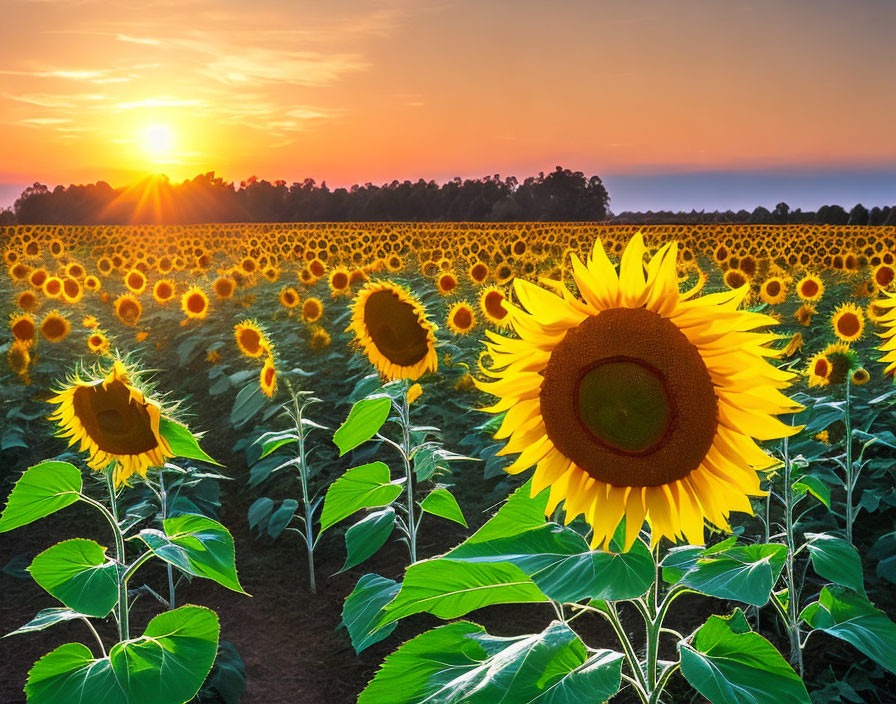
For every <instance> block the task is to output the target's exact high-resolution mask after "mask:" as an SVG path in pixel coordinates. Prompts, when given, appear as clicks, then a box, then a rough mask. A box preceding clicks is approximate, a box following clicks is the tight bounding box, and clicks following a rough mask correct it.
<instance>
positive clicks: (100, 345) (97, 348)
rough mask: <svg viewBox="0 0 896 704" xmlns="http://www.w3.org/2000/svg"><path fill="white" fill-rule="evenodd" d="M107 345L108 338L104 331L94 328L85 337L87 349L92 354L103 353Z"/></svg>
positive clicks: (107, 348) (107, 347) (106, 349)
mask: <svg viewBox="0 0 896 704" xmlns="http://www.w3.org/2000/svg"><path fill="white" fill-rule="evenodd" d="M109 346H110V345H109V338H108V337H106V335H105V333H103V332H101V331H99V330H95V331H94V332H93V333H91V335H90V336H89V337H88V338H87V349H89V350H90V351H91V352H93V353H94V354H103V353H104V352H107V351H108V350H109Z"/></svg>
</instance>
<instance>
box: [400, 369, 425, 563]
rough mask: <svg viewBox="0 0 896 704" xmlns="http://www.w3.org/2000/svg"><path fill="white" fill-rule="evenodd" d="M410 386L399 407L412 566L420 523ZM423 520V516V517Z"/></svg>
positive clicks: (406, 389)
mask: <svg viewBox="0 0 896 704" xmlns="http://www.w3.org/2000/svg"><path fill="white" fill-rule="evenodd" d="M409 388H410V384H409V383H408V382H407V381H405V383H404V385H403V388H402V394H401V404H400V405H399V407H398V412H399V417H400V419H401V459H402V460H403V461H404V474H405V477H406V479H407V501H408V550H409V551H410V553H411V564H414V563H415V562H416V561H417V528H418V527H419V523H417V522H415V520H414V469H413V467H411V450H412V448H411V408H410V404H409V403H408V389H409ZM421 518H422V516H421Z"/></svg>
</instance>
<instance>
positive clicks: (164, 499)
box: [159, 467, 174, 611]
mask: <svg viewBox="0 0 896 704" xmlns="http://www.w3.org/2000/svg"><path fill="white" fill-rule="evenodd" d="M159 501H160V502H161V504H162V527H163V528H164V526H165V520H166V519H167V518H168V491H167V490H166V489H165V469H164V467H159ZM166 567H167V568H168V610H169V611H171V610H173V609H174V567H173V566H172V564H171V563H170V562H169V563H167V564H166Z"/></svg>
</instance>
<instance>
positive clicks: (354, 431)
mask: <svg viewBox="0 0 896 704" xmlns="http://www.w3.org/2000/svg"><path fill="white" fill-rule="evenodd" d="M391 408H392V399H390V398H389V397H388V396H376V397H374V398H363V399H361V400H360V401H358V402H357V403H356V404H355V405H354V406H352V410H351V411H350V412H349V414H348V418H347V419H346V420H345V423H343V424H342V425H340V426H339V428H338V429H337V430H336V432H335V433H334V434H333V442H334V443H336V447H338V448H339V456H340V457H342V455H344V454H345V453H346V452H349V451H350V450H353V449H355V448H356V447H357V446H358V445H360V444H361V443H363V442H367V441H368V440H370V438H372V437H373V436H374V435H376V434H377V433H378V432H379V430H380V428H382V427H383V424H384V423H385V422H386V419H387V418H388V417H389V410H390V409H391Z"/></svg>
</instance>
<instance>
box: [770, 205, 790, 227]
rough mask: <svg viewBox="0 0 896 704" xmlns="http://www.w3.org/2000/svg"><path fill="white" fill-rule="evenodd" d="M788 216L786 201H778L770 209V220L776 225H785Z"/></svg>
mask: <svg viewBox="0 0 896 704" xmlns="http://www.w3.org/2000/svg"><path fill="white" fill-rule="evenodd" d="M789 217H790V206H789V205H787V203H784V202H781V203H778V204H777V205H776V206H775V209H774V210H773V211H772V220H773V221H774V223H775V224H776V225H786V224H787V220H788V218H789Z"/></svg>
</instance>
